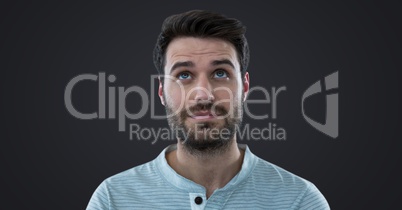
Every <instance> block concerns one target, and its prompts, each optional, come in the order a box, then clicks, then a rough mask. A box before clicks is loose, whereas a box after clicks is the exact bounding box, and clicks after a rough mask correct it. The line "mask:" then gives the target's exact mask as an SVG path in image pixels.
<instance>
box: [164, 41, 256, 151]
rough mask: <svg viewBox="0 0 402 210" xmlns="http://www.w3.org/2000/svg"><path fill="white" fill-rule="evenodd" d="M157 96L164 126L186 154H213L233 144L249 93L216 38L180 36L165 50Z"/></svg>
mask: <svg viewBox="0 0 402 210" xmlns="http://www.w3.org/2000/svg"><path fill="white" fill-rule="evenodd" d="M165 60H166V62H165V70H164V71H165V77H164V78H163V79H164V83H163V86H164V87H163V86H162V83H160V87H159V96H160V98H161V100H162V103H163V104H164V105H165V107H166V111H167V114H168V122H169V125H170V126H171V128H172V129H173V130H174V131H176V134H177V137H178V138H179V141H181V142H182V143H183V144H184V147H185V148H186V149H188V150H189V151H190V152H204V153H205V152H208V153H213V152H217V151H222V150H224V149H226V148H227V146H228V145H229V142H230V140H234V136H235V127H236V126H237V125H239V124H240V122H241V119H242V103H243V100H244V99H245V97H246V95H247V92H248V89H249V78H248V73H246V75H245V77H244V79H242V78H241V73H240V65H239V62H238V58H237V53H236V50H235V48H234V46H233V45H232V44H230V43H229V42H226V41H223V40H221V39H211V38H194V37H182V38H176V39H174V40H173V41H172V42H171V43H170V44H169V46H168V48H167V51H166V58H165Z"/></svg>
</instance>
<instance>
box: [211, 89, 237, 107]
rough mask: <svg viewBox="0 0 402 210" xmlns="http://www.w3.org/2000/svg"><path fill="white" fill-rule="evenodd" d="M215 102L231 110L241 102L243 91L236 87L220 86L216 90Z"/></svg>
mask: <svg viewBox="0 0 402 210" xmlns="http://www.w3.org/2000/svg"><path fill="white" fill-rule="evenodd" d="M214 96H215V99H216V100H215V103H217V104H218V105H220V106H223V107H225V108H226V110H229V109H230V108H231V107H234V106H236V105H237V103H238V102H239V99H240V98H241V92H240V91H239V90H238V88H237V86H236V87H230V88H229V87H219V88H217V89H215V91H214Z"/></svg>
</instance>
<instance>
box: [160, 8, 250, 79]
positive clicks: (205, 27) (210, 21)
mask: <svg viewBox="0 0 402 210" xmlns="http://www.w3.org/2000/svg"><path fill="white" fill-rule="evenodd" d="M245 32H246V27H245V26H244V25H243V24H242V23H241V22H240V21H239V20H237V19H234V18H227V17H225V16H223V15H221V14H217V13H213V12H208V11H202V10H192V11H188V12H185V13H181V14H177V15H172V16H170V17H168V18H166V19H165V21H164V22H163V24H162V31H161V33H160V34H159V36H158V39H157V42H156V46H155V48H154V52H153V58H154V64H155V67H156V69H157V70H158V72H159V74H163V73H164V72H163V69H164V66H165V54H166V49H167V47H168V45H169V43H170V42H171V41H172V40H173V39H175V38H177V37H199V38H218V39H222V40H225V41H228V42H230V43H232V44H233V46H234V47H235V49H236V51H237V56H238V60H239V63H240V68H241V69H240V71H241V75H242V77H243V76H244V74H245V72H246V70H247V66H248V63H249V58H250V53H249V48H248V43H247V39H246V37H245V35H244V34H245Z"/></svg>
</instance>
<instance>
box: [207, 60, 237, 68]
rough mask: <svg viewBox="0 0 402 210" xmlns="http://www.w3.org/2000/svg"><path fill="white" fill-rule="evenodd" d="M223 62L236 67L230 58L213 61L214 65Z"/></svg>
mask: <svg viewBox="0 0 402 210" xmlns="http://www.w3.org/2000/svg"><path fill="white" fill-rule="evenodd" d="M223 64H227V65H229V66H231V67H232V68H235V67H234V64H233V63H232V61H230V60H228V59H223V60H216V61H212V65H213V66H218V65H223Z"/></svg>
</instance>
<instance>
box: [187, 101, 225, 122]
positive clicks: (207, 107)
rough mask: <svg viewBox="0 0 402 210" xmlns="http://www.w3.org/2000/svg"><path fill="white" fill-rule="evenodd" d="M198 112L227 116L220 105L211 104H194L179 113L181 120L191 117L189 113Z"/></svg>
mask: <svg viewBox="0 0 402 210" xmlns="http://www.w3.org/2000/svg"><path fill="white" fill-rule="evenodd" d="M198 111H210V112H212V113H214V114H215V115H217V116H219V115H227V113H228V111H227V110H226V109H225V108H224V107H223V106H220V105H214V104H213V103H198V104H195V105H193V106H191V107H189V108H188V109H184V110H182V111H181V114H180V115H181V116H182V118H185V117H189V116H191V113H194V112H198Z"/></svg>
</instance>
